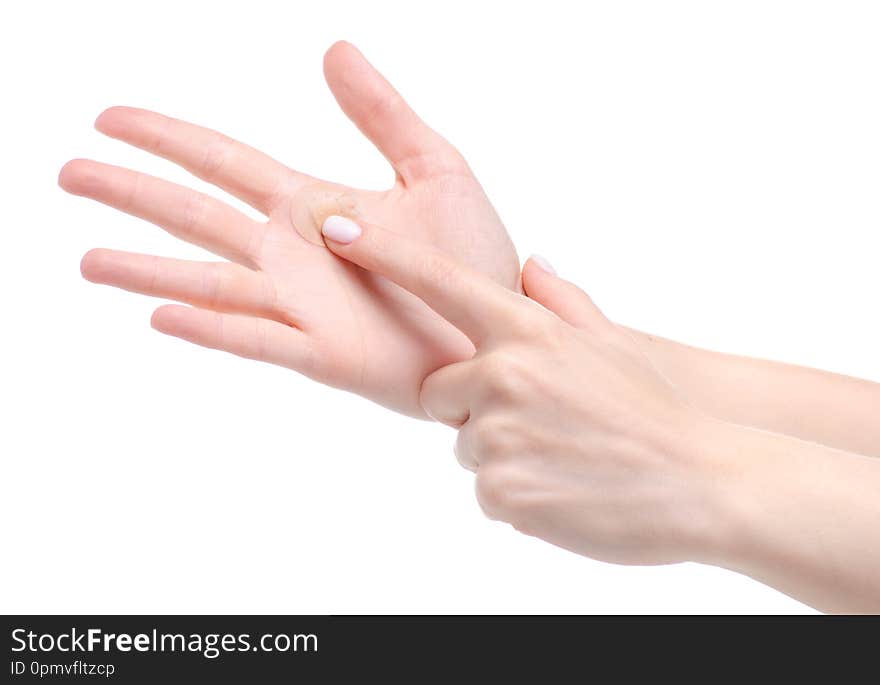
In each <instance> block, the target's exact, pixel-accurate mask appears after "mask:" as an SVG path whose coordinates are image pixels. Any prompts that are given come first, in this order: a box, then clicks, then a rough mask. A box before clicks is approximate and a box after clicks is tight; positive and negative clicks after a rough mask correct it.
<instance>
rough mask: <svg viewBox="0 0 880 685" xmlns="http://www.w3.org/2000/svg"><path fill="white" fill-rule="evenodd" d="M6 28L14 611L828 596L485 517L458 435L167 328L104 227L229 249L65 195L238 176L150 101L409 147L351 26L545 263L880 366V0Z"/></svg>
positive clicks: (271, 142)
mask: <svg viewBox="0 0 880 685" xmlns="http://www.w3.org/2000/svg"><path fill="white" fill-rule="evenodd" d="M13 7H14V9H9V8H7V9H5V10H4V16H3V17H2V21H0V64H2V65H3V66H2V69H3V77H2V84H0V88H2V110H0V118H2V129H0V130H2V144H3V147H2V161H0V175H2V178H0V181H2V186H0V187H2V197H3V212H2V224H3V236H4V238H3V255H2V264H3V266H2V269H0V279H2V282H0V286H2V288H0V293H2V298H3V308H2V313H3V318H2V321H3V324H2V331H3V332H2V345H3V354H2V358H0V364H2V369H0V370H2V380H0V383H2V403H3V407H2V410H3V411H2V419H0V421H2V432H0V441H2V442H0V454H2V457H0V459H2V462H0V464H2V475H0V487H2V497H0V534H2V543H3V547H2V552H0V555H2V563H0V610H2V611H3V612H181V613H185V612H258V613H259V612H266V613H269V612H273V613H274V612H321V613H323V612H335V613H338V612H416V611H432V612H483V611H489V612H532V611H541V612H801V611H809V609H807V608H806V607H804V606H802V605H800V604H798V603H796V602H794V601H793V600H791V599H789V598H787V597H784V596H783V595H781V594H779V593H777V592H775V591H773V590H770V589H768V588H765V587H763V586H761V585H759V584H758V583H755V582H753V581H751V580H749V579H746V578H743V577H740V576H737V575H734V574H732V573H729V572H726V571H722V570H718V569H714V568H708V567H700V566H696V565H691V564H685V565H679V566H670V567H654V568H625V567H617V566H611V565H606V564H601V563H597V562H593V561H591V560H588V559H583V558H580V557H577V556H574V555H571V554H568V553H566V552H563V551H560V550H558V549H555V548H553V547H551V546H549V545H546V544H544V543H541V542H539V541H537V540H533V539H528V538H525V537H523V536H520V535H518V534H517V533H515V532H514V531H513V530H512V529H510V528H508V527H506V526H504V525H503V524H498V523H492V522H489V521H487V520H486V519H484V518H483V516H482V515H481V513H480V511H479V509H478V507H477V504H476V503H475V501H474V498H473V494H472V477H471V475H470V474H469V473H468V472H466V471H464V470H462V469H461V468H460V467H458V465H457V464H456V462H455V460H454V458H453V455H452V452H451V444H452V440H453V433H452V432H451V431H449V430H448V429H446V428H444V427H442V426H437V425H429V424H427V423H421V422H416V421H412V420H409V419H406V418H404V417H401V416H397V415H394V414H391V413H389V412H387V411H385V410H383V409H380V408H379V407H377V406H374V405H371V404H370V403H368V402H366V401H364V400H361V399H359V398H357V397H354V396H351V395H345V394H342V393H339V392H335V391H331V390H328V389H326V388H322V387H320V386H318V385H316V384H314V383H312V382H310V381H308V380H306V379H304V378H302V377H299V376H297V375H296V374H294V373H292V372H288V371H285V370H282V369H279V368H275V367H270V366H261V365H257V364H255V363H252V362H248V361H244V360H241V359H237V358H234V357H231V356H225V355H224V354H222V353H219V352H213V351H206V350H203V349H200V348H196V347H193V346H190V345H188V344H187V343H184V342H181V341H179V340H176V339H171V338H165V337H163V336H161V335H160V334H158V333H156V332H154V331H153V330H151V329H150V327H149V317H150V313H151V312H152V310H153V308H154V307H155V306H156V304H157V303H156V302H155V301H151V300H149V299H147V298H143V297H140V296H136V295H132V294H129V293H125V292H121V291H115V290H113V289H109V288H104V287H100V286H96V285H92V284H89V283H87V282H85V281H83V280H82V279H81V278H80V275H79V271H78V262H79V258H80V256H81V255H82V254H83V253H84V252H85V251H86V250H87V249H88V248H90V247H97V246H102V247H116V248H121V249H128V250H135V251H143V252H149V253H157V254H165V255H171V256H180V257H192V256H199V255H200V253H199V251H198V250H197V249H196V248H193V247H190V246H187V245H184V244H180V243H178V242H177V241H175V240H174V239H173V238H171V237H170V236H168V235H165V234H164V233H163V232H162V231H161V230H159V229H157V228H155V227H152V226H150V225H148V224H146V223H144V222H141V221H139V220H137V219H134V218H131V217H127V216H125V215H122V214H120V213H118V212H116V211H114V210H111V209H109V208H106V207H103V206H101V205H98V204H96V203H92V202H90V201H88V200H84V199H81V198H74V197H70V196H67V195H65V194H64V193H63V192H62V191H60V190H59V189H58V188H57V187H56V185H55V179H56V175H57V172H58V169H59V168H60V167H61V165H62V164H63V163H64V162H65V161H66V160H67V159H69V158H72V157H80V156H82V157H92V158H96V159H100V160H103V161H107V162H111V163H115V164H121V165H125V166H130V167H134V168H137V169H140V170H144V171H148V172H150V173H153V174H157V175H160V176H164V177H166V178H169V179H172V180H175V181H178V182H184V183H189V184H190V185H192V186H194V187H197V188H199V189H202V190H208V191H209V192H211V193H214V194H217V195H220V193H219V191H217V190H216V189H213V188H210V187H208V186H205V185H204V184H202V183H201V182H196V181H193V180H191V179H189V178H188V177H187V175H186V174H185V173H184V172H182V171H181V170H180V169H177V168H175V167H174V166H172V165H171V164H170V163H167V162H164V161H162V160H157V159H152V158H150V156H149V155H147V154H145V153H143V152H140V151H137V150H134V149H131V148H127V147H126V146H125V145H123V144H121V143H119V142H114V141H111V140H109V139H104V138H103V137H102V136H100V135H99V134H97V133H96V132H95V131H93V130H92V127H91V125H92V121H93V120H94V118H95V116H96V115H97V114H98V113H99V112H100V111H101V110H102V109H104V108H105V107H107V106H110V105H114V104H128V105H135V106H141V107H147V108H151V109H155V110H158V111H161V112H164V113H167V114H171V115H175V116H178V117H181V118H185V119H189V120H192V121H195V122H198V123H202V124H204V125H208V126H211V127H213V128H216V129H219V130H221V131H224V132H225V133H228V134H230V135H233V136H235V137H238V138H240V139H243V140H245V141H247V142H249V143H251V144H253V145H255V146H256V147H259V148H262V149H264V150H266V151H267V152H270V153H271V154H273V155H275V156H277V157H279V158H280V159H282V160H283V161H285V162H286V163H288V164H290V165H291V166H293V167H296V168H300V169H302V170H305V171H308V172H310V173H313V174H316V175H319V176H324V177H327V178H330V179H333V180H337V181H342V182H347V183H350V184H354V185H360V186H366V187H382V186H384V185H386V184H389V183H390V181H391V178H392V175H391V171H390V169H389V168H388V167H387V166H386V164H385V162H384V161H383V160H382V158H381V157H380V156H379V154H378V153H377V152H375V150H374V149H373V148H372V147H371V146H370V144H369V143H368V142H366V141H365V140H364V139H362V138H361V137H360V135H359V134H358V132H357V131H356V129H355V128H354V127H353V126H352V125H351V124H350V123H349V122H348V121H347V120H346V119H345V118H344V116H343V115H342V113H341V112H340V111H339V110H338V109H337V107H336V105H335V103H334V101H333V99H332V97H331V96H330V94H329V91H328V90H327V89H326V87H325V86H324V83H323V79H322V74H321V57H322V54H323V51H324V50H325V49H326V48H327V47H328V46H329V45H330V44H331V43H332V42H333V41H335V40H337V39H339V38H346V39H349V40H351V41H353V42H354V43H356V44H357V45H358V46H359V47H360V48H361V49H362V50H363V51H364V52H365V53H366V55H367V57H368V58H370V59H371V60H372V61H373V62H374V63H375V64H376V65H377V66H378V67H379V68H380V69H381V70H383V71H384V72H385V73H386V75H387V76H388V77H389V78H390V79H391V80H392V82H393V83H394V84H395V85H396V86H397V87H398V88H399V89H400V90H401V91H402V92H403V93H404V95H405V96H406V97H407V98H408V99H409V100H410V102H411V103H412V105H413V106H414V107H415V108H416V110H417V111H419V112H420V113H421V114H422V115H423V116H424V118H425V119H426V120H427V121H428V122H429V123H431V124H432V125H434V126H435V127H436V128H437V129H439V130H440V131H441V132H442V133H443V134H444V135H446V136H447V137H448V138H450V139H451V140H452V141H453V142H454V143H455V144H456V145H457V146H458V147H459V148H460V149H461V150H463V151H464V152H465V154H466V155H467V156H468V158H469V160H470V162H471V164H472V166H473V168H474V169H475V170H476V172H477V174H478V176H479V177H480V179H481V180H482V182H483V184H484V186H485V188H486V190H487V192H488V194H489V196H490V197H491V198H492V199H493V201H494V203H495V205H496V207H497V208H498V211H499V212H500V214H501V216H502V217H503V218H504V220H505V223H506V225H507V227H508V229H509V231H510V233H511V235H512V236H513V239H514V242H515V243H516V244H517V246H518V248H519V251H520V254H521V255H523V256H525V255H528V254H529V253H530V252H532V251H536V252H540V253H541V254H543V255H545V256H546V257H548V258H549V259H550V260H551V261H552V262H553V263H554V265H555V266H556V268H557V270H558V271H559V272H560V273H561V275H563V276H566V277H569V278H571V279H572V280H575V281H576V282H579V283H580V284H581V285H582V286H583V287H585V288H586V289H587V290H588V291H589V292H590V293H591V294H592V295H593V297H594V299H595V300H596V301H597V303H599V304H600V305H601V306H602V307H604V309H605V310H606V311H607V312H608V314H609V315H611V316H612V317H613V318H615V319H616V320H618V321H620V322H623V323H627V324H629V325H633V326H638V327H641V328H643V329H646V330H650V331H653V332H655V333H658V334H661V335H666V336H669V337H673V338H677V339H681V340H685V341H688V342H691V343H693V344H698V345H703V346H708V347H712V348H717V349H722V350H727V351H734V352H740V353H745V354H752V355H760V356H766V357H771V358H778V359H784V360H788V361H792V362H796V363H802V364H808V365H813V366H818V367H824V368H828V369H832V370H835V371H840V372H844V373H849V374H852V375H856V376H862V377H867V378H872V379H874V380H880V355H878V353H877V350H878V348H880V327H878V324H877V293H878V285H880V282H878V281H880V277H878V269H877V251H878V247H880V241H878V238H877V234H878V224H880V202H878V197H880V195H878V188H880V126H878V122H880V97H878V87H877V84H878V75H880V74H878V72H880V41H878V39H877V37H878V35H880V16H878V12H877V10H876V7H877V5H876V4H875V3H871V2H864V3H855V2H825V3H816V2H805V1H798V2H737V3H733V2H730V3H720V2H714V3H706V2H688V3H684V2H664V3H657V2H642V3H635V2H601V3H600V2H595V3H585V2H579V3H574V2H570V3H561V2H547V1H546V0H545V1H544V2H540V3H533V4H516V3H508V2H505V3H497V4H490V3H479V2H474V1H473V0H471V1H469V2H450V1H449V0H445V1H444V2H437V3H433V4H429V3H417V2H401V3H382V2H331V1H327V0H323V1H322V2H308V3H304V2H278V3H260V2H246V3H245V2H236V3H232V4H221V3H199V4H196V3H191V4H186V3H180V2H172V3H163V2H150V3H123V2H113V3H109V2H108V3H88V2H76V3H72V2H63V3H62V2H59V3H55V4H51V3H15V4H14V5H13Z"/></svg>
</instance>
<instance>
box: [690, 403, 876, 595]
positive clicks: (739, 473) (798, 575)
mask: <svg viewBox="0 0 880 685" xmlns="http://www.w3.org/2000/svg"><path fill="white" fill-rule="evenodd" d="M701 435H703V436H704V437H703V438H702V439H701V440H700V441H699V445H700V447H699V449H700V450H702V451H703V452H704V456H709V462H710V463H713V464H716V465H717V470H715V471H713V473H714V476H715V479H714V481H711V482H713V486H712V487H714V488H715V489H716V490H717V492H716V493H715V497H716V499H715V501H716V503H718V509H717V510H716V511H717V512H719V513H720V515H719V517H718V520H717V522H716V523H717V525H713V526H712V529H713V531H714V532H713V533H712V534H711V540H710V541H709V544H708V545H707V546H706V547H705V549H704V552H705V556H704V558H702V559H699V560H700V561H705V562H709V563H713V564H715V565H718V566H723V567H726V568H730V569H732V570H735V571H738V572H741V573H745V574H746V575H749V576H751V577H752V578H755V579H756V580H759V581H761V582H763V583H766V584H768V585H770V586H772V587H775V588H777V589H778V590H781V591H782V592H785V593H786V594H788V595H791V596H792V597H795V598H797V599H799V600H800V601H803V602H805V603H807V604H810V605H811V606H814V607H816V608H818V609H820V610H822V611H827V612H839V613H867V612H870V613H874V612H880V525H878V524H880V460H877V459H871V458H868V457H864V456H861V455H855V454H851V453H848V452H843V451H839V450H835V449H831V448H827V447H824V446H821V445H817V444H814V443H809V442H804V441H801V440H798V439H795V438H790V437H787V436H781V435H777V434H773V433H769V432H765V431H760V430H755V429H751V428H746V427H742V426H736V425H733V424H725V423H722V422H719V421H716V420H714V419H710V420H709V421H708V422H707V426H706V430H705V431H703V432H702V433H701Z"/></svg>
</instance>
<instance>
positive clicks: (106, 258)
mask: <svg viewBox="0 0 880 685" xmlns="http://www.w3.org/2000/svg"><path fill="white" fill-rule="evenodd" d="M110 256H111V251H110V250H107V249H104V248H100V247H97V248H94V249H92V250H89V251H88V252H86V253H85V254H84V255H83V257H82V259H81V260H80V262H79V272H80V274H82V277H83V278H85V279H86V280H87V281H90V282H91V283H103V282H104V281H105V280H106V277H107V275H108V272H109V270H110V269H111V268H112V262H111V259H110Z"/></svg>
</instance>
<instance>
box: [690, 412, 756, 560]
mask: <svg viewBox="0 0 880 685" xmlns="http://www.w3.org/2000/svg"><path fill="white" fill-rule="evenodd" d="M755 432H756V431H754V430H753V429H750V428H746V427H744V426H739V425H736V424H732V423H727V422H724V421H721V420H718V419H715V418H713V417H710V416H708V415H705V414H700V413H698V414H697V415H696V416H695V417H693V420H692V421H691V423H690V426H689V429H688V430H687V431H683V432H682V435H681V439H680V440H679V441H678V455H679V457H680V458H681V460H682V461H683V463H685V464H687V465H688V469H689V472H690V475H691V477H690V479H689V481H688V482H689V488H690V493H689V498H688V501H690V502H691V503H692V505H691V506H690V507H688V508H687V512H688V515H687V516H683V517H681V518H680V520H679V522H678V529H679V536H680V539H681V540H682V544H683V546H684V549H685V554H686V560H687V561H694V562H699V563H704V564H711V565H714V566H720V567H724V568H732V569H733V568H738V567H739V566H740V565H741V563H742V558H743V555H744V554H745V550H746V549H747V548H748V544H749V543H748V541H749V540H750V539H751V533H750V531H751V530H752V529H753V528H754V526H753V521H754V520H755V510H756V504H755V503H756V499H757V495H758V492H757V490H758V488H756V486H755V484H756V483H761V482H762V478H756V477H755V471H756V470H758V469H759V467H760V465H759V464H758V463H756V462H755V460H754V458H753V454H754V453H753V451H752V450H751V449H749V448H748V447H747V443H748V441H749V438H750V434H752V433H755ZM763 480H766V479H763Z"/></svg>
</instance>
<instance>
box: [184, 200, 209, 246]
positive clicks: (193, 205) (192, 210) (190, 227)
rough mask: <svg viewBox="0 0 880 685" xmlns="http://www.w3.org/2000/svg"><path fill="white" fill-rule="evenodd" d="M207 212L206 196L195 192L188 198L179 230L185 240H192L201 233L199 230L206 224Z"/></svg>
mask: <svg viewBox="0 0 880 685" xmlns="http://www.w3.org/2000/svg"><path fill="white" fill-rule="evenodd" d="M207 211H208V198H207V197H206V196H205V195H202V194H201V193H196V192H193V193H189V194H188V195H187V196H186V201H185V202H184V204H183V212H182V216H181V218H180V229H179V230H180V232H181V234H182V235H183V236H184V237H185V238H190V237H192V236H193V235H195V234H197V233H198V232H199V228H200V227H201V226H202V225H203V224H204V223H205V216H206V213H207Z"/></svg>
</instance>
